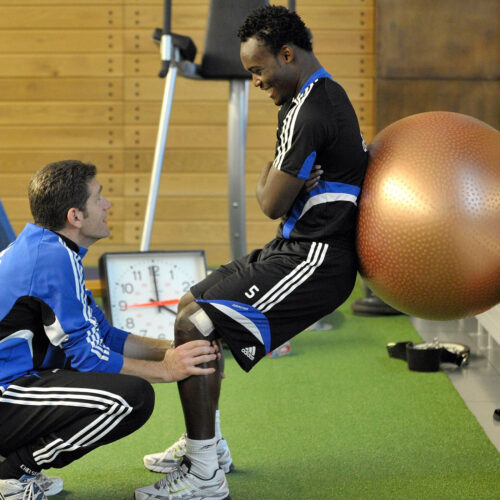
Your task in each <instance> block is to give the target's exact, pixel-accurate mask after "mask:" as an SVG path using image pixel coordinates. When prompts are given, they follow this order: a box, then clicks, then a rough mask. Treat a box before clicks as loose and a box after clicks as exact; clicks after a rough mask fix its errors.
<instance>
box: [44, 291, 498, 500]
mask: <svg viewBox="0 0 500 500" xmlns="http://www.w3.org/2000/svg"><path fill="white" fill-rule="evenodd" d="M361 295H362V292H361V289H360V287H358V288H356V290H355V292H354V293H353V295H352V297H351V298H350V299H349V301H348V302H347V303H346V304H344V306H342V307H341V308H340V309H339V310H338V311H336V312H335V313H333V314H332V315H331V316H330V317H328V318H327V319H326V321H327V322H329V323H331V324H332V325H333V330H330V331H308V332H304V333H302V334H301V335H299V336H298V337H297V338H296V339H294V340H293V341H292V354H290V355H289V356H285V357H282V358H276V359H270V358H266V359H264V360H262V361H261V363H259V365H257V367H256V368H255V369H254V370H253V371H252V372H251V373H250V374H245V373H244V372H243V371H242V370H241V369H240V368H239V367H238V366H237V365H236V362H235V361H234V359H232V357H231V356H230V354H229V355H228V356H227V362H226V374H227V379H226V380H225V381H224V382H223V388H222V396H221V403H220V408H221V419H222V429H223V434H224V436H225V437H226V439H227V440H228V443H229V445H230V448H231V452H232V455H233V460H234V463H235V466H236V471H235V472H234V473H232V474H230V475H228V481H229V486H230V489H231V496H232V499H233V500H273V499H279V500H281V499H286V500H295V499H353V500H357V499H367V500H368V499H370V500H371V499H398V500H399V499H401V500H403V499H404V500H406V499H416V500H417V499H418V500H420V499H422V500H427V499H439V500H442V499H495V500H498V499H500V455H499V454H498V452H497V451H496V449H495V448H494V446H493V445H492V444H491V443H490V441H489V440H488V439H487V437H486V435H485V434H484V432H483V430H482V429H481V427H480V426H479V424H478V423H477V422H476V420H475V419H474V417H473V415H472V414H471V413H470V412H469V410H468V409H467V408H466V406H465V403H464V402H463V401H462V399H461V398H460V396H459V395H458V393H457V392H456V391H455V389H454V388H453V386H452V385H451V383H450V381H449V379H448V377H447V376H446V375H445V374H444V373H443V372H437V373H418V372H411V371H409V370H408V367H407V364H406V363H405V362H404V361H401V360H397V359H392V358H389V357H388V355H387V351H386V348H385V345H386V343H387V342H390V341H405V340H412V341H419V340H420V338H419V336H418V334H417V333H416V332H415V330H414V329H413V328H412V326H411V324H410V322H409V320H408V319H407V318H406V317H404V316H397V317H380V318H367V317H359V316H354V315H353V314H352V313H351V309H350V303H351V302H352V300H354V299H355V298H357V297H359V296H361ZM155 388H156V394H157V402H156V407H155V411H154V413H153V416H152V417H151V419H150V421H149V422H148V423H147V424H146V425H145V426H144V427H143V428H142V429H140V430H139V431H137V432H136V433H135V434H133V435H132V436H129V437H127V438H125V439H123V440H121V441H119V442H117V443H113V444H111V445H108V446H104V447H102V448H99V449H98V450H96V451H94V452H92V453H90V454H88V455H86V456H85V457H84V458H82V459H80V460H79V461H77V462H74V463H73V464H71V465H70V466H68V467H66V468H65V469H63V470H57V471H56V470H52V471H50V473H51V474H58V475H60V476H62V477H63V478H64V480H65V492H64V493H62V494H60V495H59V496H57V497H54V498H65V499H67V500H72V499H81V500H84V499H86V500H90V499H93V500H122V499H132V498H133V492H134V489H135V488H137V487H139V486H144V485H147V484H150V483H153V482H155V481H156V480H158V479H160V478H161V477H162V476H161V475H159V474H154V473H152V472H149V471H147V470H146V469H144V467H143V466H142V456H143V455H144V454H146V453H152V452H156V451H160V450H162V449H164V448H165V447H166V446H167V445H170V444H171V443H172V442H174V441H175V440H176V439H177V438H178V437H179V435H180V434H181V432H183V429H184V425H183V417H182V413H181V410H180V404H179V401H178V396H177V389H176V386H175V385H174V384H166V385H156V386H155Z"/></svg>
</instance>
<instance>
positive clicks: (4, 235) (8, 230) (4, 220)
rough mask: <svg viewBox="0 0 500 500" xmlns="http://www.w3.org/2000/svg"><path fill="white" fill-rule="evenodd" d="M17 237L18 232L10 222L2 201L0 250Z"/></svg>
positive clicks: (0, 208)
mask: <svg viewBox="0 0 500 500" xmlns="http://www.w3.org/2000/svg"><path fill="white" fill-rule="evenodd" d="M15 239H16V233H15V232H14V229H13V228H12V225H11V224H10V221H9V218H8V217H7V213H6V212H5V209H4V208H3V205H2V202H1V201H0V251H1V250H3V249H4V248H6V247H7V246H8V245H9V244H10V243H12V242H13V241H14V240H15Z"/></svg>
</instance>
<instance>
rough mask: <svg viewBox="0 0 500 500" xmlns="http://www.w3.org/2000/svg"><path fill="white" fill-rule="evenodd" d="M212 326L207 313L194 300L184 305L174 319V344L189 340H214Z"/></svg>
mask: <svg viewBox="0 0 500 500" xmlns="http://www.w3.org/2000/svg"><path fill="white" fill-rule="evenodd" d="M214 339H215V335H214V326H213V323H212V321H211V319H210V318H209V317H208V315H207V313H206V312H205V311H204V310H203V309H202V308H201V307H200V306H199V305H198V304H196V302H193V303H192V304H189V305H187V306H186V307H184V308H183V309H182V310H181V311H180V312H179V313H178V314H177V318H176V320H175V345H181V344H185V343H186V342H189V341H191V340H214Z"/></svg>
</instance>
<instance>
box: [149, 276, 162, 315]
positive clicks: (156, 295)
mask: <svg viewBox="0 0 500 500" xmlns="http://www.w3.org/2000/svg"><path fill="white" fill-rule="evenodd" d="M149 271H150V272H151V274H152V275H153V283H154V286H155V297H156V301H157V302H158V301H159V300H160V294H159V293H158V283H157V282H156V273H155V267H154V266H149ZM158 312H161V307H160V306H158Z"/></svg>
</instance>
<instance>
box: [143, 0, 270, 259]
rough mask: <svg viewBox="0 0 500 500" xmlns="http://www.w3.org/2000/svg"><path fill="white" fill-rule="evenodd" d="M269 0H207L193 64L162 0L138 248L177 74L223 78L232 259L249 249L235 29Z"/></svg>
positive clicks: (147, 227) (243, 91) (244, 89)
mask: <svg viewBox="0 0 500 500" xmlns="http://www.w3.org/2000/svg"><path fill="white" fill-rule="evenodd" d="M267 4H268V1H267V0H239V1H238V2H234V1H233V0H211V2H210V10H209V18H208V25H207V30H206V34H205V51H204V53H203V56H202V60H201V64H195V63H194V59H195V56H196V46H195V44H194V42H193V41H192V40H191V38H189V37H187V36H183V35H178V34H175V33H172V31H171V18H172V2H171V0H165V3H164V11H163V28H162V29H159V28H158V29H157V30H156V31H155V33H154V35H153V38H154V39H155V40H157V41H159V42H160V53H161V61H162V67H161V71H160V73H159V76H160V78H165V89H164V94H163V101H162V106H161V113H160V122H159V127H158V134H157V138H156V146H155V153H154V158H153V167H152V173H151V181H150V186H149V194H148V201H147V205H146V213H145V217H144V228H143V233H142V239H141V247H140V249H141V251H147V250H149V246H150V241H151V233H152V228H153V221H154V216H155V209H156V201H157V198H158V188H159V184H160V179H161V173H162V167H163V160H164V156H165V144H166V141H167V135H168V126H169V122H170V113H171V109H172V103H173V98H174V91H175V84H176V79H177V76H179V75H180V76H182V77H184V78H192V79H196V80H199V81H200V85H201V84H202V83H203V81H207V80H227V81H228V82H229V102H228V138H227V142H228V158H227V159H228V179H229V233H230V234H229V239H230V247H231V258H232V259H235V258H237V257H240V256H242V255H245V254H246V252H247V248H246V210H245V154H246V134H247V126H248V91H249V84H248V82H249V80H250V78H251V76H250V74H249V73H248V72H247V71H245V69H244V68H243V66H242V64H241V61H240V51H239V49H240V43H239V40H238V38H237V37H236V32H237V30H238V28H239V26H240V25H241V24H242V22H243V20H244V19H245V17H246V16H247V15H248V14H249V13H250V12H251V11H252V10H253V9H255V8H257V7H261V6H264V5H267Z"/></svg>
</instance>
